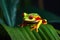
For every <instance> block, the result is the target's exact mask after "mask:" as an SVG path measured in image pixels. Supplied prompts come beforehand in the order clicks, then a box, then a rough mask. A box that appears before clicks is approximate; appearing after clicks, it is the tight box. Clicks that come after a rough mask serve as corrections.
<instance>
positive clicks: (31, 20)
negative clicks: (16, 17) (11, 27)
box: [20, 13, 47, 32]
mask: <svg viewBox="0 0 60 40" xmlns="http://www.w3.org/2000/svg"><path fill="white" fill-rule="evenodd" d="M22 17H23V21H22V23H21V25H20V26H21V27H24V26H27V25H31V31H33V30H36V32H38V29H39V27H40V26H41V24H44V25H45V24H47V20H46V19H43V18H42V17H41V16H40V15H39V14H38V13H29V14H28V13H23V14H22Z"/></svg>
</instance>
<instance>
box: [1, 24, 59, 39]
mask: <svg viewBox="0 0 60 40" xmlns="http://www.w3.org/2000/svg"><path fill="white" fill-rule="evenodd" d="M2 26H3V27H4V28H5V29H6V31H7V32H8V34H9V35H10V37H11V39H12V40H60V38H59V36H58V33H57V32H56V30H55V29H54V28H53V26H52V25H50V24H47V25H43V24H42V25H41V27H40V28H39V32H38V33H37V32H36V31H35V30H34V31H31V30H30V26H26V27H24V28H21V27H14V28H11V27H8V26H6V25H5V24H3V25H2Z"/></svg>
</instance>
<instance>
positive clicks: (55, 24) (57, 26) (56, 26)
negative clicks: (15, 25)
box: [51, 23, 60, 30]
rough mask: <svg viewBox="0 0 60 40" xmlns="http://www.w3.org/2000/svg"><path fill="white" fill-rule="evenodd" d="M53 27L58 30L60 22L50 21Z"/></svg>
mask: <svg viewBox="0 0 60 40" xmlns="http://www.w3.org/2000/svg"><path fill="white" fill-rule="evenodd" d="M51 24H52V25H53V26H54V28H55V29H58V30H60V23H51Z"/></svg>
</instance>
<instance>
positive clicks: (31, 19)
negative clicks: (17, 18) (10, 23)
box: [23, 13, 40, 21]
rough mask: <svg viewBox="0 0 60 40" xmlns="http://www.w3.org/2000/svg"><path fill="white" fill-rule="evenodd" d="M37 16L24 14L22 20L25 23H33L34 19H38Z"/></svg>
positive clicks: (35, 14)
mask: <svg viewBox="0 0 60 40" xmlns="http://www.w3.org/2000/svg"><path fill="white" fill-rule="evenodd" d="M38 16H39V15H38V14H37V13H30V14H27V13H24V17H23V19H24V20H25V21H35V18H36V17H38ZM39 17H40V16H39Z"/></svg>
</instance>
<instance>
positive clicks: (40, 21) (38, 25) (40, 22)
mask: <svg viewBox="0 0 60 40" xmlns="http://www.w3.org/2000/svg"><path fill="white" fill-rule="evenodd" d="M41 24H42V20H39V22H38V24H37V26H36V32H38V28H39V27H40V25H41Z"/></svg>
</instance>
